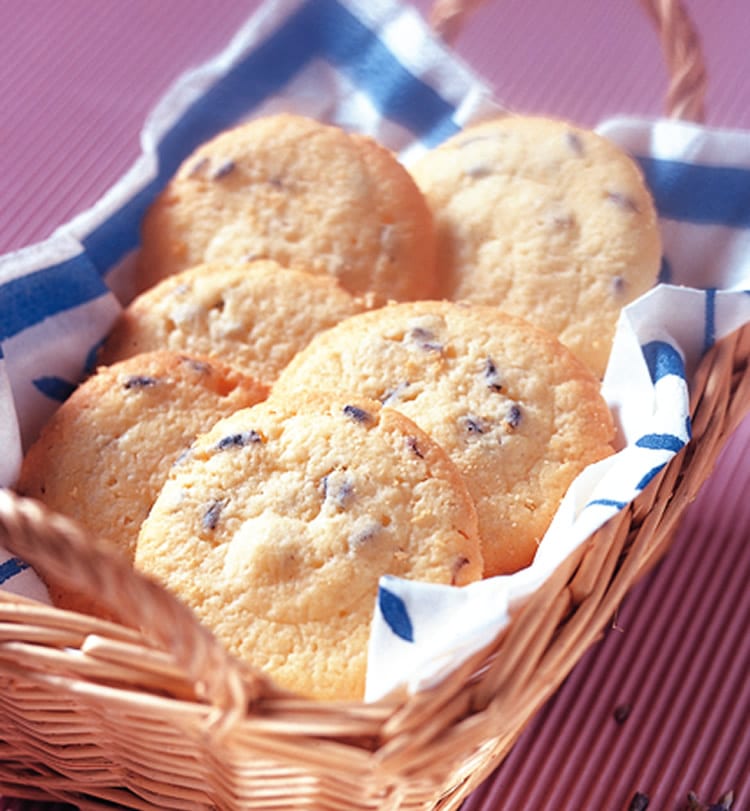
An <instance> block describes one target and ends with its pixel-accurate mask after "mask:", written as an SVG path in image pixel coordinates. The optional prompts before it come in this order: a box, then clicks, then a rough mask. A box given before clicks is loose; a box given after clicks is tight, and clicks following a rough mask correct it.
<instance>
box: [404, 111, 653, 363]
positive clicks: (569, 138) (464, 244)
mask: <svg viewBox="0 0 750 811" xmlns="http://www.w3.org/2000/svg"><path fill="white" fill-rule="evenodd" d="M411 171H412V174H413V176H414V178H415V179H416V181H417V183H418V185H419V187H420V188H421V189H422V191H423V192H424V194H425V196H426V197H427V200H428V202H429V204H430V207H431V209H432V211H433V215H434V217H435V226H436V229H437V234H438V246H439V247H438V266H439V275H440V278H441V288H440V296H442V297H445V298H448V299H452V300H466V301H470V302H474V303H480V304H496V305H499V306H501V307H502V308H503V309H504V310H507V311H509V312H512V313H515V314H517V315H520V316H522V317H524V318H526V319H528V320H530V321H531V322H532V323H534V324H536V325H538V326H540V327H544V328H545V329H547V330H548V331H550V332H552V333H553V334H555V335H556V336H558V337H559V338H560V340H561V341H562V342H563V343H564V344H565V345H566V346H568V347H569V348H570V349H571V350H572V351H573V352H575V353H576V354H577V355H578V356H579V357H580V358H581V359H582V360H583V361H584V362H585V363H587V364H588V365H589V366H590V368H591V369H592V370H593V371H594V373H595V374H597V375H598V376H600V377H601V376H602V375H603V373H604V370H605V368H606V364H607V360H608V358H609V351H610V348H611V343H612V339H613V336H614V329H615V323H616V321H617V318H618V315H619V313H620V310H621V309H622V307H623V306H624V305H625V304H627V303H629V302H630V301H632V300H633V299H635V298H637V297H638V296H639V295H641V294H642V293H643V292H645V291H646V290H647V289H648V288H650V287H651V286H652V285H653V284H654V283H655V281H656V279H657V275H658V272H659V267H660V262H661V239H660V234H659V228H658V222H657V215H656V211H655V208H654V204H653V201H652V199H651V195H650V193H649V191H648V189H647V188H646V185H645V183H644V181H643V178H642V175H641V172H640V170H639V168H638V166H637V165H636V163H635V162H634V161H633V160H632V159H631V158H630V157H629V156H628V155H627V154H625V153H624V152H623V151H622V150H621V149H620V148H619V147H617V146H616V145H615V144H613V143H611V142H610V141H608V140H607V139H605V138H603V137H601V136H600V135H597V134H596V133H594V132H591V131H589V130H585V129H582V128H580V127H575V126H573V125H571V124H569V123H567V122H564V121H556V120H549V119H544V118H535V117H524V116H508V117H507V118H502V119H498V120H495V121H492V122H488V123H484V124H480V125H477V126H475V127H472V128H469V129H467V130H465V131H464V132H462V133H460V134H458V135H456V136H454V137H452V138H450V139H449V140H448V141H446V142H445V143H444V144H442V145H441V146H440V147H438V148H437V149H434V150H432V151H430V152H429V153H427V154H425V155H424V157H422V158H421V159H420V160H419V161H418V162H417V163H416V164H415V165H414V166H413V167H411Z"/></svg>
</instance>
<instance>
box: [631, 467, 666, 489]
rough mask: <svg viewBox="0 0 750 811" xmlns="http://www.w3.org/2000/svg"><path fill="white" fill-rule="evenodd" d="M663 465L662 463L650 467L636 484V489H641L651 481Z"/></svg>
mask: <svg viewBox="0 0 750 811" xmlns="http://www.w3.org/2000/svg"><path fill="white" fill-rule="evenodd" d="M663 467H664V464H661V465H656V467H652V468H651V470H649V472H648V473H646V475H645V476H644V477H643V478H642V479H641V480H640V481H639V482H638V484H636V489H638V490H643V488H644V487H646V485H647V484H649V483H650V482H651V480H652V479H653V478H654V476H656V475H657V474H658V473H659V471H660V470H661V469H662V468H663Z"/></svg>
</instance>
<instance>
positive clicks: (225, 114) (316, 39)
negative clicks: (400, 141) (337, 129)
mask: <svg viewBox="0 0 750 811" xmlns="http://www.w3.org/2000/svg"><path fill="white" fill-rule="evenodd" d="M314 58H323V59H327V60H329V61H330V62H332V63H333V64H335V65H337V66H338V67H339V68H340V69H341V71H342V72H344V73H346V74H347V75H348V76H349V77H350V78H351V79H352V80H353V81H354V82H356V84H357V85H358V86H359V88H360V89H361V90H362V91H364V92H365V93H366V94H367V95H368V96H369V97H370V98H371V100H372V102H373V104H374V105H375V107H376V108H377V109H378V110H379V112H380V113H381V114H382V115H384V116H385V117H387V118H389V119H391V120H393V121H396V122H398V123H399V124H402V125H403V126H405V127H406V128H408V129H409V130H411V131H412V132H413V133H414V134H415V135H416V136H417V137H419V136H420V135H421V134H425V133H429V134H430V138H429V139H428V140H429V141H430V142H438V141H441V140H443V139H444V138H446V137H448V135H451V134H453V133H454V132H455V131H457V129H458V128H457V127H456V125H455V124H453V122H452V121H451V120H450V119H451V116H452V115H453V113H454V111H455V108H454V107H453V106H452V105H451V104H449V103H448V102H447V101H445V100H444V99H443V98H442V97H441V96H440V95H439V94H438V93H437V92H436V91H435V90H434V89H433V88H432V87H430V86H429V85H428V84H426V83H425V82H423V81H422V80H421V79H419V78H418V77H416V76H414V75H413V74H411V73H409V72H408V71H407V70H406V69H405V68H404V67H403V65H401V63H400V62H399V61H398V60H397V59H396V58H395V57H394V55H393V54H392V53H391V52H390V51H389V50H388V48H387V47H386V46H385V45H383V43H382V42H381V41H380V40H379V39H378V37H377V36H376V35H375V34H374V33H373V32H372V31H370V30H369V29H368V28H367V27H366V26H364V25H363V24H362V23H361V22H359V20H357V18H356V17H354V16H353V15H352V13H351V12H350V11H349V10H348V9H346V8H345V7H344V6H342V5H341V4H340V3H338V2H336V0H315V2H309V3H307V4H305V5H304V6H302V7H301V8H300V9H298V10H297V11H296V12H295V13H294V14H292V15H291V16H290V17H289V18H288V19H287V20H286V22H285V23H284V24H283V25H282V26H281V27H280V28H279V29H278V30H277V31H275V32H274V33H273V34H271V35H270V36H269V37H268V39H266V40H265V41H264V42H262V43H261V44H260V45H259V46H258V47H257V48H255V49H254V50H253V51H252V52H251V53H249V54H248V55H247V56H246V57H245V58H244V59H243V60H241V61H240V62H238V63H237V64H236V65H235V66H234V67H233V68H232V70H231V71H229V73H227V74H226V75H225V76H223V77H222V78H221V79H219V80H218V81H217V82H216V84H214V85H213V87H211V88H209V89H208V90H206V91H205V93H204V94H203V95H202V96H201V97H200V98H199V99H197V100H196V102H195V103H194V104H193V105H191V106H190V107H189V108H188V109H187V110H186V111H185V112H184V113H183V115H182V117H181V118H180V119H179V121H177V122H176V123H175V125H174V127H172V129H170V130H169V131H168V132H167V133H165V135H164V137H163V138H162V140H161V142H160V143H159V146H158V148H157V156H158V160H159V173H158V176H157V177H156V178H155V179H154V180H153V181H152V182H151V183H149V184H148V185H147V186H146V187H144V188H143V189H142V190H141V191H140V192H139V193H138V194H136V195H135V196H134V197H133V198H132V199H131V200H130V201H129V202H128V203H127V204H126V205H124V206H123V207H122V208H121V209H120V210H119V211H117V212H115V213H114V214H113V215H112V216H111V217H110V218H109V219H108V220H107V221H106V222H104V223H102V224H101V225H100V226H99V227H98V228H97V229H95V230H94V231H92V233H91V234H89V235H88V236H87V237H86V238H85V239H84V240H83V244H84V247H85V248H86V252H87V254H88V255H89V257H90V259H91V261H92V262H93V263H94V264H95V265H96V267H97V268H98V270H99V272H100V273H102V274H104V273H106V272H107V271H108V270H109V269H110V268H112V267H114V266H115V265H116V264H117V263H118V262H119V261H120V260H122V259H123V257H125V256H126V255H127V254H128V253H130V252H131V251H133V250H135V249H136V248H137V247H138V243H139V232H140V222H141V220H142V218H143V215H144V214H145V212H146V209H147V208H148V206H149V205H150V204H151V202H152V201H153V200H154V198H155V197H156V195H157V194H158V193H159V191H160V190H161V189H162V188H163V187H164V186H165V185H166V183H167V181H168V180H169V178H171V177H172V175H174V173H175V171H176V170H177V168H178V167H179V165H180V164H181V163H182V161H183V160H184V159H185V158H186V157H187V156H188V155H189V154H190V153H191V152H193V150H194V149H195V148H196V147H197V146H199V145H200V144H202V143H203V142H204V141H206V140H208V139H209V138H211V137H212V136H213V135H215V134H216V133H217V132H219V131H220V130H223V129H226V128H228V127H230V126H232V125H233V124H235V123H236V122H237V121H238V120H240V119H241V118H243V117H244V116H246V115H247V114H248V113H249V112H250V111H251V110H252V109H253V108H255V107H257V106H258V105H260V104H261V102H263V101H264V100H265V99H267V98H268V97H270V96H272V95H274V94H277V93H278V92H279V91H280V90H281V89H282V88H283V87H284V86H285V85H286V84H288V83H289V82H290V81H291V80H292V79H293V78H294V77H295V75H296V74H297V73H299V72H300V71H301V70H302V69H303V68H304V67H305V65H307V64H308V62H310V61H311V60H313V59H314ZM425 142H426V143H427V141H425ZM427 145H428V146H429V145H431V143H428V144H427Z"/></svg>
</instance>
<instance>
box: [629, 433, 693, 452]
mask: <svg viewBox="0 0 750 811" xmlns="http://www.w3.org/2000/svg"><path fill="white" fill-rule="evenodd" d="M635 444H636V445H637V446H638V447H639V448H648V449H650V450H655V451H674V452H675V453H677V451H679V450H681V449H682V448H683V447H684V445H685V443H684V442H683V441H682V440H681V439H680V438H679V437H678V436H675V435H674V434H645V435H644V436H642V437H641V438H640V439H639V440H637V441H636V443H635Z"/></svg>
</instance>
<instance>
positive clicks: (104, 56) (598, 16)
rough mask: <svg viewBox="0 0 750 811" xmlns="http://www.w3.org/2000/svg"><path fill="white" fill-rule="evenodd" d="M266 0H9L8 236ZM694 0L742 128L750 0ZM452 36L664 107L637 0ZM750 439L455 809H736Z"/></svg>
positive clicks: (85, 185) (512, 60) (522, 69)
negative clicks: (645, 805)
mask: <svg viewBox="0 0 750 811" xmlns="http://www.w3.org/2000/svg"><path fill="white" fill-rule="evenodd" d="M257 5H258V3H257V2H243V3H240V2H237V0H159V2H156V3H154V2H151V0H129V2H127V3H115V2H103V1H102V0H66V2H65V3H52V2H44V0H0V20H1V21H2V25H0V54H2V57H0V111H2V112H1V113H0V145H2V148H0V178H1V179H2V180H0V252H5V251H7V250H10V249H13V248H17V247H20V246H22V245H26V244H29V243H31V242H33V241H35V240H38V239H40V238H43V237H45V236H47V235H48V234H49V233H50V231H51V230H52V229H53V228H54V227H55V226H57V225H59V224H60V223H62V222H64V221H66V220H68V219H69V218H70V217H71V216H72V215H73V214H75V213H77V212H79V211H81V210H83V209H85V208H86V207H88V206H89V205H91V204H92V203H93V202H94V201H95V200H96V199H97V198H98V196H99V195H100V194H101V193H102V192H103V191H104V190H105V189H106V188H107V187H108V186H109V185H110V184H111V183H112V182H113V180H114V179H116V178H117V177H118V176H119V175H120V174H121V173H122V172H123V171H124V170H125V169H126V168H127V167H128V166H129V165H130V163H131V162H132V161H133V159H134V158H135V156H136V155H137V153H138V143H137V134H138V131H139V129H140V126H141V123H142V121H143V119H144V117H145V115H146V113H147V112H148V110H149V109H150V107H151V106H152V104H153V103H154V101H155V100H156V99H157V98H158V97H159V95H160V94H161V93H162V92H163V90H164V89H165V88H166V87H167V85H168V84H169V83H170V82H171V80H172V79H173V78H174V77H175V76H176V75H177V74H178V73H179V72H180V71H182V70H184V69H185V68H186V67H188V66H190V65H193V64H195V63H198V62H200V61H202V60H204V59H205V58H207V57H208V56H210V55H211V54H213V53H214V52H216V51H217V50H218V49H219V48H220V47H221V46H223V45H224V44H225V42H226V41H227V40H228V38H229V36H230V35H231V33H232V32H233V30H234V29H235V28H236V26H237V25H238V24H239V23H240V22H241V21H242V20H243V19H244V18H245V17H246V16H247V15H248V14H249V13H250V11H251V10H252V9H253V8H254V7H256V6H257ZM417 5H418V7H419V8H420V9H422V10H424V9H425V8H426V7H427V5H429V4H428V3H427V2H425V0H420V2H418V3H417ZM689 7H690V9H691V11H692V13H693V16H694V18H695V20H696V22H697V25H698V28H699V30H700V31H701V35H702V38H703V43H704V47H705V51H706V56H707V63H708V68H709V75H710V92H709V96H708V116H709V123H711V124H716V125H722V126H732V127H741V128H746V129H748V130H750V82H747V79H746V68H747V56H746V54H747V50H746V34H747V30H748V23H749V22H750V17H748V10H747V4H746V2H745V0H712V2H711V3H706V2H699V1H698V0H694V2H691V3H689ZM457 48H458V50H459V52H460V53H461V54H462V56H463V57H464V58H465V59H466V60H467V61H468V62H469V63H470V64H471V65H472V66H473V67H475V68H476V69H477V70H478V71H479V72H481V73H482V74H483V75H484V76H485V77H486V78H487V79H488V80H490V82H491V83H492V84H493V85H494V86H495V88H496V90H497V95H498V97H499V98H500V99H501V100H503V101H504V102H506V103H507V104H508V105H510V106H511V107H514V108H516V109H518V110H520V111H527V112H537V113H547V114H554V115H561V116H566V117H569V118H572V119H575V120H577V121H579V122H580V123H583V124H593V123H595V122H596V121H598V120H600V119H601V118H603V117H606V116H609V115H612V114H616V113H623V112H624V113H631V114H643V115H649V116H654V115H657V114H659V112H660V111H661V103H662V96H663V91H664V87H665V81H666V79H665V71H664V68H663V64H662V60H661V55H660V52H659V44H658V40H657V38H656V36H655V34H654V33H653V32H652V30H651V28H650V25H649V23H648V21H647V19H646V17H645V16H644V15H643V13H642V11H641V9H640V8H639V6H638V4H637V2H636V0H613V1H612V2H608V3H601V2H598V3H597V2H595V1H594V0H573V1H571V0H495V2H491V3H489V4H488V6H487V7H486V8H484V9H482V10H480V11H479V12H477V13H476V16H475V17H474V18H473V19H472V21H471V22H470V23H469V25H468V27H467V29H466V30H465V32H464V34H463V35H462V36H461V37H460V38H459V40H458V42H457ZM748 451H750V421H746V422H745V424H744V425H743V426H742V428H741V429H740V431H739V432H738V434H737V436H736V437H735V439H734V441H733V442H732V443H731V444H730V446H729V448H728V449H727V451H726V453H725V455H724V457H723V459H722V462H721V464H720V466H719V469H718V471H717V474H716V475H715V476H714V478H713V479H712V480H711V481H710V482H709V483H708V485H707V486H706V488H705V489H704V492H703V493H702V495H701V497H700V498H699V500H698V501H697V502H696V504H695V505H694V506H693V507H692V509H691V510H690V511H689V514H688V515H687V517H686V519H685V521H684V522H683V524H682V527H681V530H680V533H679V536H678V538H677V540H676V542H675V544H674V546H673V548H672V550H671V552H670V554H669V556H668V557H667V559H666V560H665V561H664V562H663V564H662V565H661V566H660V567H659V568H658V569H657V570H656V571H655V572H654V573H653V574H652V575H651V576H650V577H648V578H647V579H646V580H645V581H644V582H643V583H641V584H640V585H639V586H638V587H636V588H635V589H634V590H633V591H632V592H631V594H630V595H629V597H628V598H627V599H626V601H625V603H624V605H623V606H622V608H621V610H620V611H619V613H618V615H617V616H616V617H615V618H614V619H613V622H612V625H611V627H610V628H609V629H608V631H607V633H606V634H605V638H604V639H603V640H602V642H601V643H600V644H599V645H597V646H596V647H595V648H594V649H593V650H592V651H591V652H590V653H589V654H588V655H587V656H586V657H585V658H584V659H583V660H582V661H581V662H580V663H579V665H578V666H577V667H576V669H575V670H574V672H573V673H572V674H571V676H570V677H569V679H568V681H567V682H566V683H565V685H564V686H563V688H562V689H561V690H560V691H559V692H558V693H557V695H556V696H555V697H554V698H553V699H552V700H551V701H550V702H549V703H548V705H547V706H546V707H545V709H544V710H543V711H542V712H541V713H540V715H539V716H538V717H537V718H536V720H535V721H534V722H533V723H532V725H531V726H530V727H529V728H528V729H527V731H526V732H525V733H524V735H523V737H522V738H521V740H520V741H519V743H518V745H517V746H516V748H515V749H514V751H513V752H512V754H511V755H510V757H509V758H508V759H507V760H506V762H505V763H504V764H503V766H502V767H501V768H500V769H499V771H498V772H497V773H496V775H494V776H493V777H492V779H490V780H488V781H487V782H486V783H485V784H484V786H483V787H482V788H481V789H480V790H478V791H477V792H476V793H475V795H474V796H473V797H472V798H471V799H470V800H469V801H468V802H467V804H466V807H465V811H480V809H481V811H489V809H504V808H508V809H510V808H513V809H515V808H529V809H531V808H533V809H535V811H543V809H549V811H552V809H555V811H559V810H560V809H615V810H616V809H626V808H627V807H628V805H629V804H630V802H631V800H632V798H633V797H634V796H635V795H636V793H637V792H642V793H643V794H645V795H647V796H648V797H649V798H650V805H649V807H650V808H655V809H682V808H685V807H687V794H688V791H690V790H694V791H695V792H696V793H697V795H698V796H700V797H701V798H702V799H703V800H704V801H705V802H708V801H716V800H717V799H718V798H719V797H720V796H721V795H723V794H724V793H725V792H726V791H728V790H730V789H733V790H734V793H735V796H736V801H735V806H734V807H735V809H738V808H747V807H750V735H748V734H747V733H748V719H749V718H750V681H749V680H747V678H746V674H747V673H748V671H749V670H750V668H749V665H750V640H749V639H748V633H747V628H748V626H750V596H749V595H750V590H748V589H747V583H748V580H749V579H750V544H748V543H747V542H746V537H747V535H748V533H750V502H749V501H748V499H747V498H745V497H744V494H745V492H746V490H747V489H748V486H750V465H749V464H748V463H747V461H746V460H747V458H748ZM719 495H721V497H722V498H721V501H720V500H719V498H718V496H719ZM719 504H721V508H719ZM8 807H9V808H10V807H13V808H18V806H17V805H13V806H8ZM31 807H32V806H31V805H28V806H27V808H31ZM35 807H37V806H35Z"/></svg>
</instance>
